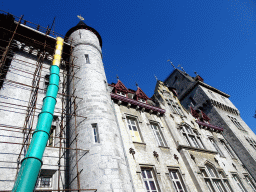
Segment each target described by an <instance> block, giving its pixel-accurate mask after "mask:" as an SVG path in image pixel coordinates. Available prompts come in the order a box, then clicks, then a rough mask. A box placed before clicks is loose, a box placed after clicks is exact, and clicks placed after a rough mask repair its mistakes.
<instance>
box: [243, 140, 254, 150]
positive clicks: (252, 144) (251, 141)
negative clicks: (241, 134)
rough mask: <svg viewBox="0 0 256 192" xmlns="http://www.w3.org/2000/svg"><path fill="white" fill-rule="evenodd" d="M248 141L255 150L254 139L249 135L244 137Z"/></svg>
mask: <svg viewBox="0 0 256 192" xmlns="http://www.w3.org/2000/svg"><path fill="white" fill-rule="evenodd" d="M245 139H246V140H247V141H248V143H249V144H250V145H251V146H252V147H253V148H254V149H255V150H256V141H255V140H254V139H252V138H250V137H245Z"/></svg>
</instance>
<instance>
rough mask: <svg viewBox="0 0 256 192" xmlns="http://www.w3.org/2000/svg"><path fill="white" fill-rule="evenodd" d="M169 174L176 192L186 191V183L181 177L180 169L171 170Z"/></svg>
mask: <svg viewBox="0 0 256 192" xmlns="http://www.w3.org/2000/svg"><path fill="white" fill-rule="evenodd" d="M169 175H170V178H171V180H172V183H173V186H174V189H175V191H176V192H185V191H186V190H185V185H184V183H183V181H182V179H181V176H180V174H179V172H178V170H169Z"/></svg>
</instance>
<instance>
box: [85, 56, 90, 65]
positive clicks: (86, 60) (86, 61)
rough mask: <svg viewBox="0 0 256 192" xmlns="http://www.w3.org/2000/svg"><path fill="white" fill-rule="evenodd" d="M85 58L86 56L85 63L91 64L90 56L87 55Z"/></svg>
mask: <svg viewBox="0 0 256 192" xmlns="http://www.w3.org/2000/svg"><path fill="white" fill-rule="evenodd" d="M84 56H85V63H86V64H90V60H89V55H88V54H85V55H84Z"/></svg>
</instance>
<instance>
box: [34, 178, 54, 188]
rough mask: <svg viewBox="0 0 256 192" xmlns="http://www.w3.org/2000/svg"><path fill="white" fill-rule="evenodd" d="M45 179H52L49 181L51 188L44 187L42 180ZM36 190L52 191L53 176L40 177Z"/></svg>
mask: <svg viewBox="0 0 256 192" xmlns="http://www.w3.org/2000/svg"><path fill="white" fill-rule="evenodd" d="M43 178H50V180H49V183H50V185H49V186H42V179H43ZM36 188H37V189H45V190H51V189H52V175H51V176H43V175H41V176H39V177H38V179H37V183H36Z"/></svg>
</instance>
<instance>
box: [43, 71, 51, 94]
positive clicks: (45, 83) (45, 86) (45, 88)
mask: <svg viewBox="0 0 256 192" xmlns="http://www.w3.org/2000/svg"><path fill="white" fill-rule="evenodd" d="M49 82H50V75H45V77H44V90H45V92H46V91H47V88H48V85H49Z"/></svg>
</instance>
